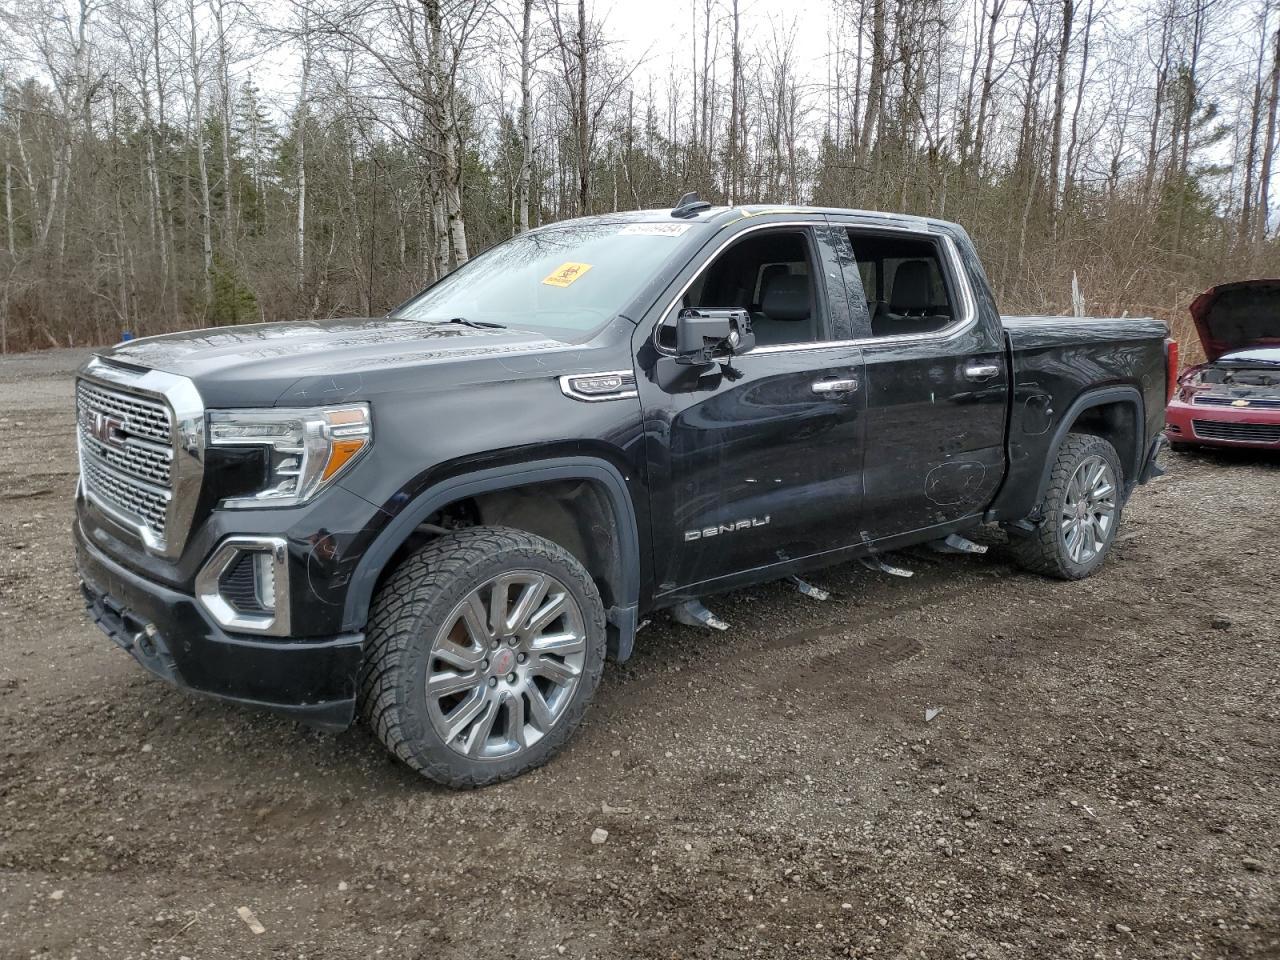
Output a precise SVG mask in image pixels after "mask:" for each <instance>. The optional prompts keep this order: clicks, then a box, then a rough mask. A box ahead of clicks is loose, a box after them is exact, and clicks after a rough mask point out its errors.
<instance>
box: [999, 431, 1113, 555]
mask: <svg viewBox="0 0 1280 960" xmlns="http://www.w3.org/2000/svg"><path fill="white" fill-rule="evenodd" d="M1123 482H1124V471H1123V469H1122V468H1121V466H1120V458H1119V457H1118V456H1117V455H1116V451H1115V448H1114V447H1113V446H1111V444H1110V443H1108V442H1107V441H1106V440H1104V439H1102V437H1096V436H1094V435H1092V434H1087V433H1070V434H1067V439H1066V440H1065V441H1064V442H1063V444H1062V446H1061V447H1059V448H1058V455H1057V459H1056V460H1055V462H1054V464H1053V470H1052V471H1051V473H1050V475H1049V486H1048V489H1047V490H1046V491H1045V495H1044V499H1043V500H1042V501H1041V504H1040V506H1041V513H1042V515H1043V517H1044V519H1043V520H1042V521H1041V523H1040V526H1039V527H1038V528H1037V529H1036V532H1035V533H1033V534H1032V535H1031V536H1028V537H1022V538H1017V539H1014V540H1012V541H1011V545H1012V547H1013V553H1014V557H1015V559H1016V560H1017V561H1018V563H1020V564H1021V565H1022V566H1024V567H1026V568H1027V569H1028V570H1033V571H1035V572H1036V573H1042V574H1045V575H1046V576H1051V577H1058V578H1060V579H1062V580H1080V579H1082V578H1084V577H1087V576H1089V575H1090V574H1091V573H1093V572H1094V571H1095V570H1097V569H1098V568H1099V567H1100V566H1102V563H1103V561H1104V560H1105V559H1106V557H1107V554H1108V553H1110V552H1111V547H1112V544H1114V543H1115V539H1116V532H1117V530H1118V529H1119V527H1120V518H1121V513H1122V510H1123V502H1122V489H1123Z"/></svg>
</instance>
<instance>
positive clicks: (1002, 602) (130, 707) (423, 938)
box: [0, 351, 1280, 960]
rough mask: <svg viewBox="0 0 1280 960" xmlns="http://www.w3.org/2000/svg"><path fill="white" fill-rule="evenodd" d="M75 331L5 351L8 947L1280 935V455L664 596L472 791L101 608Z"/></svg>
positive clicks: (289, 947)
mask: <svg viewBox="0 0 1280 960" xmlns="http://www.w3.org/2000/svg"><path fill="white" fill-rule="evenodd" d="M82 357H83V354H80V353H75V352H71V351H61V352H50V353H42V354H38V355H30V356H26V357H15V358H12V359H6V360H3V361H0V437H3V438H4V441H5V442H4V443H3V444H0V587H2V589H3V597H2V599H0V956H3V957H5V958H9V957H13V958H28V957H58V958H72V957H77V958H83V960H90V958H97V957H106V958H113V960H115V958H120V960H125V958H142V957H147V958H151V957H165V958H168V957H172V958H175V960H177V958H180V957H188V958H191V960H202V958H226V957H264V958H265V957H270V958H344V960H346V958H352V957H362V958H363V957H368V958H372V957H385V958H423V960H437V958H440V960H450V958H467V960H472V958H506V957H511V958H525V957H530V958H532V957H550V958H555V957H560V956H565V957H599V958H606V957H608V958H612V957H640V958H721V957H767V958H807V957H876V958H896V957H904V958H906V957H910V958H915V957H928V958H974V957H982V958H1010V960H1012V958H1059V957H1061V958H1074V957H1083V958H1094V957H1099V958H1112V957H1152V958H1156V957H1159V958H1166V957H1206V958H1207V957H1280V822H1278V816H1280V733H1278V732H1277V726H1276V723H1277V703H1278V702H1280V683H1278V678H1280V624H1278V622H1277V618H1278V616H1280V614H1278V613H1277V611H1278V610H1280V604H1278V603H1277V600H1278V597H1277V580H1278V572H1280V520H1278V519H1277V518H1278V517H1280V458H1276V457H1264V456H1252V455H1226V454H1208V453H1205V454H1194V455H1174V456H1171V457H1169V458H1168V459H1169V463H1168V466H1169V468H1170V471H1169V475H1168V476H1167V477H1164V478H1162V479H1161V480H1159V481H1157V482H1155V483H1154V484H1152V485H1150V486H1148V487H1146V488H1143V489H1142V490H1140V491H1139V492H1138V494H1137V495H1136V496H1135V498H1134V500H1133V501H1132V503H1131V504H1130V509H1129V511H1128V513H1127V516H1126V518H1125V526H1124V529H1123V531H1122V534H1121V543H1120V544H1119V545H1118V548H1117V550H1116V552H1115V554H1113V556H1112V558H1111V560H1110V562H1109V563H1108V565H1107V566H1106V567H1105V568H1104V570H1103V571H1102V572H1101V573H1100V574H1098V575H1097V576H1095V577H1094V578H1092V579H1090V580H1087V581H1084V582H1081V583H1070V584H1069V583H1057V582H1050V581H1047V580H1043V579H1039V578H1037V577H1034V576H1030V575H1026V574H1023V573H1020V572H1017V571H1015V570H1014V569H1013V568H1012V567H1010V566H1009V565H1008V564H1007V563H1006V562H1005V561H1004V559H1003V558H1002V557H1000V556H999V555H998V553H997V552H996V551H993V552H992V554H991V555H988V556H987V557H980V558H963V557H943V556H939V555H934V554H927V553H914V552H911V553H907V554H904V555H900V559H901V560H902V561H903V562H905V563H906V564H907V565H908V566H911V567H912V568H914V569H915V571H916V576H915V577H914V579H911V580H901V579H896V578H892V577H888V576H885V575H883V574H879V573H871V572H869V571H867V570H864V569H863V568H862V567H860V566H857V565H848V566H842V567H837V568H834V569H832V570H829V571H825V572H823V573H822V574H820V575H816V576H814V578H813V579H814V580H815V582H817V583H819V584H820V585H822V586H825V587H828V588H830V590H831V591H832V592H833V597H832V599H831V600H830V601H828V602H826V603H821V602H817V601H814V600H810V599H807V598H805V597H802V596H800V595H798V594H797V593H796V592H794V590H792V589H790V588H789V587H787V586H786V585H783V584H772V585H768V586H763V587H759V588H756V589H752V590H746V591H742V592H739V593H735V594H731V595H729V596H726V597H723V598H716V600H715V601H714V603H713V604H712V605H713V606H714V608H715V609H716V611H717V612H718V613H719V614H721V616H723V617H724V618H725V619H726V620H728V621H729V622H730V623H731V624H733V627H734V629H733V630H731V631H730V632H729V633H728V634H724V635H711V634H704V633H699V632H696V631H692V630H690V629H687V628H682V627H677V626H674V625H672V624H671V623H669V622H668V621H667V620H666V619H665V617H662V616H659V617H657V618H655V622H654V623H653V624H652V625H651V626H649V627H648V628H646V629H645V630H644V631H643V632H642V633H641V634H640V638H639V644H638V650H637V653H636V656H635V657H634V659H633V660H632V661H631V662H629V663H628V664H626V665H625V666H622V667H617V666H612V667H611V668H610V669H608V670H606V674H605V680H604V682H603V684H602V686H601V689H600V691H599V693H598V695H597V701H596V706H595V707H594V708H593V710H592V711H591V712H590V713H589V714H588V722H587V723H586V725H585V726H584V728H583V729H582V730H581V731H580V732H579V733H578V735H577V737H576V738H575V739H574V740H573V741H572V743H571V744H570V746H569V748H568V749H567V750H566V751H565V752H564V753H563V754H562V755H561V756H559V757H558V758H557V759H555V760H553V761H552V762H551V763H550V764H549V765H548V766H546V767H544V768H543V769H541V770H539V771H536V772H534V773H533V774H531V775H529V776H526V777H524V778H522V779H520V780H517V781H515V782H513V783H508V784H504V785H501V786H498V787H493V788H490V789H487V790H483V791H480V792H475V793H451V792H447V791H444V790H441V789H437V788H435V787H433V786H431V785H430V784H428V783H426V782H424V781H420V780H418V779H417V778H416V777H415V776H414V775H413V774H411V773H409V772H408V771H407V770H406V769H404V768H403V767H400V766H397V765H395V764H393V763H392V762H390V761H389V760H388V758H387V757H386V755H385V754H384V752H383V750H382V749H381V747H380V746H379V745H378V744H377V743H376V742H375V741H374V740H373V739H372V738H371V737H370V736H369V734H368V733H367V732H366V731H365V730H363V729H360V728H357V729H353V730H350V731H348V732H346V733H344V734H341V735H339V736H332V735H327V734H321V733H317V732H313V731H310V730H307V729H306V728H303V727H300V726H297V725H295V724H293V723H290V722H287V721H283V720H279V719H275V718H272V717H270V716H267V715H261V714H257V713H253V712H246V711H242V710H239V709H235V708H232V707H228V706H223V705H221V704H218V703H214V702H211V701H208V700H203V699H198V698H194V697H191V696H188V695H185V694H182V693H179V692H176V691H174V690H172V689H170V688H168V687H167V686H166V685H165V684H164V683H163V682H161V681H159V680H157V679H154V678H152V677H151V676H149V675H148V674H146V673H145V672H144V671H143V670H142V669H141V668H140V667H137V666H136V665H134V663H133V662H132V661H131V660H130V659H129V658H128V657H127V656H126V655H125V654H124V653H122V652H120V651H119V650H117V649H116V648H115V647H113V646H112V644H111V643H110V642H109V641H108V640H107V639H106V638H105V637H104V636H102V635H101V634H100V633H98V632H97V630H95V629H94V628H92V627H91V626H90V625H89V624H88V623H87V622H86V620H85V618H84V616H83V613H82V609H81V604H80V601H79V599H78V593H77V590H76V584H75V576H74V573H73V570H72V566H71V563H72V560H71V548H70V538H69V520H70V515H71V498H72V490H73V486H74V483H75V475H76V467H75V460H74V451H73V416H72V398H71V386H72V381H71V371H72V370H73V369H74V367H75V365H76V364H77V363H78V362H79V360H80V359H82ZM935 709H939V710H941V712H940V713H938V714H937V715H936V716H935V717H934V718H933V719H932V721H930V722H926V720H925V715H926V713H925V712H926V710H935ZM597 827H604V828H605V829H607V830H608V831H609V836H608V840H607V842H606V843H604V844H601V845H593V844H592V843H590V841H589V837H590V835H591V833H592V831H593V830H594V829H595V828H597ZM240 907H247V908H249V910H251V911H252V913H253V914H254V915H256V917H257V919H258V920H259V921H260V922H261V924H262V926H263V927H265V932H263V933H260V934H255V933H254V932H253V931H252V930H251V928H250V926H249V925H248V924H247V923H246V922H245V921H244V920H242V919H241V916H240V915H239V914H238V908H240Z"/></svg>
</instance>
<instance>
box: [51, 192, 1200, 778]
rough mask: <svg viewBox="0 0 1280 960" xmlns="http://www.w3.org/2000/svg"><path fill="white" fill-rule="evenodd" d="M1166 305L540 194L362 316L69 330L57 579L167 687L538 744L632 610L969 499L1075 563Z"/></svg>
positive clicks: (501, 751) (1150, 460)
mask: <svg viewBox="0 0 1280 960" xmlns="http://www.w3.org/2000/svg"><path fill="white" fill-rule="evenodd" d="M1165 335H1166V328H1165V326H1164V324H1163V323H1160V322H1156V321H1153V320H1145V319H1128V318H1123V319H1120V318H1117V319H1070V318H1056V317H1045V318H1030V317H1003V318H1002V317H1001V316H1000V314H999V313H998V312H997V311H996V305H995V302H994V300H993V297H992V293H991V290H990V288H989V286H988V284H987V280H986V278H985V276H984V274H983V270H982V267H981V266H980V264H979V262H978V258H977V255H976V254H975V252H974V248H973V245H972V243H971V242H970V240H969V238H968V236H967V235H966V234H965V232H964V231H963V230H962V229H961V228H960V227H958V226H956V225H954V224H951V223H944V222H941V221H937V220H928V219H921V218H918V217H911V216H898V215H893V214H881V213H866V212H858V211H851V210H822V209H812V208H799V209H795V208H781V207H745V208H744V207H731V208H724V207H712V206H711V205H709V204H707V203H704V202H701V201H698V200H697V199H696V198H685V199H684V200H682V202H681V204H680V205H679V206H677V207H676V208H675V209H674V210H658V211H642V212H635V213H619V214H609V215H605V216H595V217H587V218H584V219H580V220H574V221H570V222H564V223H557V224H553V225H550V226H546V227H543V228H540V229H537V230H534V231H531V232H528V233H524V234H521V235H520V236H517V237H515V238H514V239H512V240H509V241H507V242H505V243H503V244H500V245H498V246H496V247H494V248H493V249H491V250H489V251H487V252H486V253H484V254H482V255H480V256H477V257H475V258H474V259H472V260H471V261H470V262H468V263H467V264H466V265H465V266H463V267H462V268H460V269H459V270H457V271H455V272H454V273H452V274H450V275H449V276H446V277H445V278H443V279H442V280H440V281H439V282H437V283H435V284H433V285H432V286H430V287H428V288H427V289H426V290H424V291H423V292H422V293H421V294H419V295H418V296H417V297H415V298H414V299H412V300H410V301H409V302H407V303H405V304H404V305H403V306H401V307H399V308H398V309H396V310H394V311H393V312H391V313H390V314H389V315H387V316H384V317H376V318H365V319H346V320H323V321H307V322H294V323H263V324H253V325H248V326H239V327H229V328H225V327H224V328H217V329H210V330H200V331H196V332H192V333H175V334H166V335H163V336H156V337H150V338H147V339H142V340H134V341H131V342H128V343H124V344H121V345H119V346H116V347H114V348H111V349H109V350H105V351H103V352H102V353H100V354H99V355H97V356H95V357H94V358H93V359H91V360H90V361H89V362H88V363H87V364H86V365H85V366H84V368H83V369H82V370H81V372H80V374H79V377H78V379H77V382H76V400H77V411H78V427H79V456H80V483H79V487H78V493H77V504H76V518H75V523H74V535H75V541H76V545H77V554H78V565H79V572H80V577H81V579H82V582H83V589H84V596H85V598H86V602H87V606H88V609H89V612H90V615H91V616H92V618H93V619H94V620H95V621H96V622H97V623H98V625H99V626H101V627H102V629H103V630H104V631H105V632H106V633H107V634H108V635H109V636H110V637H111V638H112V639H113V640H114V641H115V642H116V643H117V644H118V645H120V646H121V647H123V648H124V649H125V650H126V651H128V652H129V653H130V654H131V655H132V656H133V657H134V658H135V659H137V660H138V662H139V663H141V664H142V665H143V666H144V667H146V668H147V669H149V670H151V671H152V672H153V673H156V674H158V675H159V676H161V677H163V678H164V679H166V680H168V681H170V682H171V683H173V684H176V685H178V686H179V687H182V688H186V689H190V690H194V691H199V692H202V693H205V694H211V695H213V696H216V697H221V698H224V699H227V700H233V701H238V702H241V703H245V704H252V705H257V706H261V707H267V708H270V709H273V710H276V711H280V712H283V713H285V714H288V715H290V716H292V717H295V718H297V719H300V720H303V721H306V722H309V723H311V724H314V725H319V726H321V727H325V728H329V729H341V728H344V727H346V726H347V725H349V724H350V723H351V722H352V720H353V718H354V717H355V715H356V713H357V711H359V712H360V713H361V714H362V715H363V717H364V718H365V719H366V720H367V721H368V723H369V724H370V726H371V727H372V728H373V730H374V731H375V732H376V734H377V735H378V737H379V738H380V739H381V740H382V741H383V742H384V743H385V744H386V746H387V747H388V748H389V749H390V750H391V751H392V752H393V753H394V754H395V755H396V756H397V757H399V758H401V759H402V760H403V761H404V762H405V763H407V764H409V765H410V766H412V767H413V768H414V769H416V770H418V771H420V772H421V773H423V774H425V775H426V776H428V777H431V778H434V779H436V780H438V781H441V782H444V783H446V784H450V785H453V786H477V785H481V784H486V783H491V782H494V781H497V780H501V779H505V778H507V777H511V776H514V775H516V774H519V773H521V772H523V771H525V770H528V769H529V768H531V767H534V766H536V765H537V764H540V763H542V762H544V761H545V760H546V759H547V758H548V757H549V756H550V755H551V754H552V753H554V752H555V751H556V749H557V748H559V747H560V746H561V744H563V743H564V741H565V740H566V738H567V737H568V736H569V735H570V733H571V732H572V731H573V729H574V727H575V726H576V724H577V723H578V721H579V719H580V718H581V716H582V714H583V711H584V709H585V708H586V706H587V702H588V701H589V700H590V698H591V696H592V694H593V693H594V691H595V689H596V686H597V684H598V682H599V680H600V676H601V672H602V670H603V668H604V664H605V661H606V658H612V659H613V660H616V661H621V660H625V659H626V658H627V657H628V656H629V655H630V653H631V650H632V645H633V641H634V639H635V635H636V629H637V624H638V623H639V622H640V618H641V617H642V616H643V615H645V614H646V613H648V612H650V611H653V610H657V609H662V608H668V607H675V606H677V605H679V604H685V605H691V604H692V603H694V602H696V601H697V600H698V598H701V597H705V596H707V595H710V594H714V593H716V592H718V591H724V590H729V589H733V588H736V587H741V586H743V585H746V584H751V583H756V582H759V581H765V580H772V579H780V578H783V577H787V576H794V575H798V574H800V573H802V572H804V571H805V570H808V569H812V568H817V567H822V566H827V565H830V564H835V563H841V562H844V561H847V560H850V559H852V558H865V559H866V560H868V561H871V560H875V559H876V558H878V557H880V555H881V554H883V553H884V552H885V551H891V550H895V549H897V548H901V547H905V546H908V545H912V544H923V543H928V542H932V541H943V540H944V539H945V538H947V537H948V536H951V535H957V536H958V535H962V534H964V533H965V532H966V531H971V530H973V529H975V528H977V527H979V526H981V525H999V526H1000V527H1003V528H1004V529H1005V530H1006V531H1008V534H1009V538H1010V544H1011V550H1012V552H1013V554H1014V555H1015V556H1016V557H1017V558H1018V559H1019V560H1020V562H1021V563H1023V564H1024V565H1025V566H1027V567H1028V568H1030V569H1031V570H1034V571H1037V572H1039V573H1042V574H1047V575H1050V576H1054V577H1061V578H1065V579H1076V578H1080V577H1084V576H1087V575H1089V574H1091V573H1093V572H1094V571H1095V570H1097V569H1098V567H1099V565H1100V564H1102V562H1103V560H1104V559H1105V558H1106V556H1107V553H1108V551H1109V550H1110V549H1111V546H1112V544H1113V543H1114V542H1115V537H1116V531H1117V529H1118V527H1119V525H1120V520H1121V514H1122V511H1123V509H1124V506H1125V502H1126V499H1127V498H1128V497H1129V495H1130V493H1131V492H1132V491H1133V489H1134V487H1135V485H1137V484H1140V483H1143V482H1145V481H1146V480H1147V479H1148V478H1150V477H1151V476H1152V475H1153V474H1155V473H1158V472H1159V467H1158V466H1157V465H1156V457H1157V455H1158V453H1159V450H1160V445H1161V443H1162V442H1163V436H1162V433H1161V430H1162V428H1163V426H1164V408H1165V403H1166V401H1167V399H1168V389H1169V385H1170V384H1171V383H1172V375H1171V370H1170V367H1171V365H1172V364H1173V363H1175V362H1176V361H1175V360H1174V359H1173V358H1172V357H1171V356H1170V344H1169V342H1168V341H1167V340H1166V336H1165ZM952 541H953V543H954V542H955V537H953V538H952ZM877 562H881V563H883V560H879V561H877Z"/></svg>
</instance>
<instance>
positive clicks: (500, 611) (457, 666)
mask: <svg viewBox="0 0 1280 960" xmlns="http://www.w3.org/2000/svg"><path fill="white" fill-rule="evenodd" d="M586 650H587V632H586V626H585V623H584V620H583V615H582V610H581V608H580V607H579V606H578V603H577V601H576V600H574V598H573V595H572V594H571V593H570V592H569V589H568V588H567V587H566V586H565V585H564V584H563V583H561V582H560V581H559V580H557V579H556V578H555V577H553V576H551V575H550V574H547V573H542V572H539V571H534V570H517V571H511V572H507V573H503V574H500V575H499V576H496V577H493V578H492V579H490V580H487V581H485V582H484V583H482V584H481V585H480V586H478V587H476V588H475V589H474V590H472V591H471V592H470V593H468V594H467V595H466V596H465V597H464V598H463V599H462V601H461V602H460V603H459V604H458V605H457V606H456V607H455V608H454V610H453V612H452V613H450V615H449V616H448V617H447V618H446V619H445V622H444V625H443V627H442V628H441V629H440V631H439V632H438V633H437V634H436V637H435V640H434V641H433V643H432V647H431V655H430V661H429V663H428V667H427V681H426V688H427V709H428V713H429V715H430V718H431V723H432V726H433V727H434V729H435V731H436V733H437V734H439V736H440V738H441V740H443V741H444V742H445V743H447V744H448V745H449V747H450V748H451V749H453V750H454V751H456V752H457V753H460V754H462V755H463V756H465V757H468V758H470V759H475V760H495V759H501V758H504V757H510V756H512V755H513V754H515V753H518V752H519V751H521V750H524V749H526V748H528V747H531V746H533V745H534V744H535V743H537V742H538V741H539V740H541V739H542V738H543V737H544V736H546V735H547V733H548V732H549V731H550V730H551V728H552V727H553V726H554V725H555V724H556V722H557V721H558V720H559V719H560V717H561V716H562V715H563V714H564V712H565V711H566V709H567V708H568V706H569V704H570V702H571V701H572V699H573V694H574V691H575V690H576V689H577V686H578V681H579V679H580V677H581V675H582V670H583V666H584V663H585V661H586Z"/></svg>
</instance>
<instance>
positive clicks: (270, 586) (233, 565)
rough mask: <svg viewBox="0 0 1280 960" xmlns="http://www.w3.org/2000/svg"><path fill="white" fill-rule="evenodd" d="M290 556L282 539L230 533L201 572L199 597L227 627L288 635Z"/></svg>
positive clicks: (221, 623)
mask: <svg viewBox="0 0 1280 960" xmlns="http://www.w3.org/2000/svg"><path fill="white" fill-rule="evenodd" d="M288 559H289V549H288V545H287V544H286V543H285V541H284V540H283V539H282V538H280V537H230V538H228V539H226V540H224V541H222V543H220V544H219V545H218V548H217V549H216V550H214V552H213V555H212V556H210V557H209V559H208V561H207V562H206V563H205V565H204V566H203V567H202V568H201V569H200V572H199V573H198V574H197V575H196V599H197V600H198V601H199V603H200V605H201V606H202V607H204V609H205V610H206V611H208V613H209V615H210V616H212V617H213V619H214V620H215V621H216V622H217V624H218V625H219V626H221V627H223V628H225V629H227V630H230V631H233V632H237V633H263V634H269V635H271V636H288V634H289V626H290V624H289V620H290V616H289V614H290V611H289V567H288Z"/></svg>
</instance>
